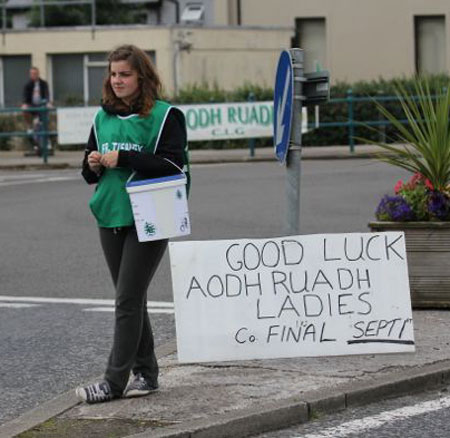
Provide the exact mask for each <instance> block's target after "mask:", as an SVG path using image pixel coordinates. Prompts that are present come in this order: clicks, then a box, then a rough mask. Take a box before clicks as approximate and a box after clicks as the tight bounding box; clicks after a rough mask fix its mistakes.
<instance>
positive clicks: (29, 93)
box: [23, 79, 50, 105]
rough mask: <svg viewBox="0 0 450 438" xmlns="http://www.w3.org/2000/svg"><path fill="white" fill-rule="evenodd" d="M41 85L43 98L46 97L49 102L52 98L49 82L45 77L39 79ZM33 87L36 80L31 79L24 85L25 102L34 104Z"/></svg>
mask: <svg viewBox="0 0 450 438" xmlns="http://www.w3.org/2000/svg"><path fill="white" fill-rule="evenodd" d="M39 86H40V90H41V99H45V100H46V101H47V102H48V101H49V100H50V96H49V92H48V84H47V82H46V81H44V80H43V79H39ZM33 88H34V82H33V81H32V80H31V79H30V80H29V81H28V82H27V83H26V84H25V86H24V87H23V103H26V104H28V105H33Z"/></svg>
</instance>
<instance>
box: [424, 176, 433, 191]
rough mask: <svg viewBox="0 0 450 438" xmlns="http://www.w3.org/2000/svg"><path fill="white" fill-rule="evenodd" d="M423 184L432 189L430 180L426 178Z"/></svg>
mask: <svg viewBox="0 0 450 438" xmlns="http://www.w3.org/2000/svg"><path fill="white" fill-rule="evenodd" d="M425 185H426V186H427V187H428V188H429V189H430V190H434V187H433V184H432V183H431V181H430V180H429V179H428V178H426V179H425Z"/></svg>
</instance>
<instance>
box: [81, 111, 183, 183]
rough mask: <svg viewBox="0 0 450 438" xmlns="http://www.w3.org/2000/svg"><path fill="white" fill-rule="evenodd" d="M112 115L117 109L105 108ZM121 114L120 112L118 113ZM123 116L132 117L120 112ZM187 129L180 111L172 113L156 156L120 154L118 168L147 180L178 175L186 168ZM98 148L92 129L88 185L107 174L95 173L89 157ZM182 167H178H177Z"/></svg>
mask: <svg viewBox="0 0 450 438" xmlns="http://www.w3.org/2000/svg"><path fill="white" fill-rule="evenodd" d="M103 109H104V110H105V111H107V112H109V113H110V114H115V113H114V112H113V110H111V109H109V108H105V107H103ZM116 114H117V113H116ZM118 114H119V115H121V116H127V115H129V114H132V113H131V112H130V113H129V114H125V113H118ZM186 141H187V138H186V129H185V127H184V117H183V114H182V113H181V112H180V111H179V110H169V114H168V115H167V119H166V122H165V124H164V127H163V130H162V132H161V137H160V138H159V142H158V147H157V149H156V152H155V153H154V154H152V153H149V152H137V151H123V150H120V151H119V159H118V163H117V167H123V168H128V169H131V170H133V171H136V172H137V173H138V174H139V175H140V176H142V177H144V178H158V177H162V176H169V175H174V174H177V173H179V172H180V169H182V168H183V149H184V147H185V145H186ZM97 150H98V145H97V140H96V137H95V134H94V129H93V128H91V132H90V134H89V140H88V142H87V145H86V149H85V153H84V159H83V166H82V167H83V168H82V171H81V174H82V175H83V178H84V179H85V180H86V182H87V183H88V184H96V183H97V182H98V181H99V179H100V177H101V174H102V172H103V169H104V168H102V169H101V171H100V173H98V174H97V173H96V172H93V171H92V170H91V168H90V167H89V165H88V161H87V158H88V155H89V154H90V153H91V152H92V151H97ZM177 166H178V167H177Z"/></svg>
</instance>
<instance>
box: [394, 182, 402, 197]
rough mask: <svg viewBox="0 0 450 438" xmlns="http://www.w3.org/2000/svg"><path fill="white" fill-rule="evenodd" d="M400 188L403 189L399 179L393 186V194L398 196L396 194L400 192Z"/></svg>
mask: <svg viewBox="0 0 450 438" xmlns="http://www.w3.org/2000/svg"><path fill="white" fill-rule="evenodd" d="M402 187H403V181H402V180H401V179H399V180H398V181H397V184H395V186H394V193H395V194H398V192H399V191H400V190H401V188H402Z"/></svg>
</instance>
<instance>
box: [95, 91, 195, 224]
mask: <svg viewBox="0 0 450 438" xmlns="http://www.w3.org/2000/svg"><path fill="white" fill-rule="evenodd" d="M171 108H173V107H171V106H170V105H169V104H168V103H167V102H163V101H159V100H158V101H156V102H155V105H154V107H153V108H152V110H151V112H150V114H149V115H148V116H147V117H139V115H138V114H131V115H129V116H125V117H122V116H119V115H115V114H109V113H107V112H106V111H104V110H103V109H100V110H99V111H98V112H97V114H96V116H95V120H94V130H95V135H96V140H97V147H98V150H99V152H100V153H101V154H105V153H107V152H111V151H120V150H125V151H137V152H147V153H155V151H156V149H157V147H158V141H159V138H160V136H161V133H162V130H163V127H164V123H165V121H166V118H167V115H168V114H169V111H170V109H171ZM177 111H179V110H178V109H177ZM185 152H186V154H185V155H186V156H185V158H186V160H185V161H186V163H185V164H186V166H188V163H187V145H186V150H185ZM185 170H186V169H185ZM132 172H133V171H132V170H131V169H127V168H119V167H116V168H112V169H105V170H104V172H103V174H102V176H101V178H100V181H99V183H98V185H97V187H96V190H95V192H94V194H93V196H92V198H91V200H90V202H89V206H90V208H91V211H92V213H93V214H94V216H95V218H96V219H97V223H98V225H99V226H100V227H106V228H115V227H124V226H130V225H133V223H134V219H133V213H132V210H131V204H130V199H129V196H128V194H127V192H126V189H125V184H126V182H127V180H128V178H129V177H130V175H131V173H132Z"/></svg>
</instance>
